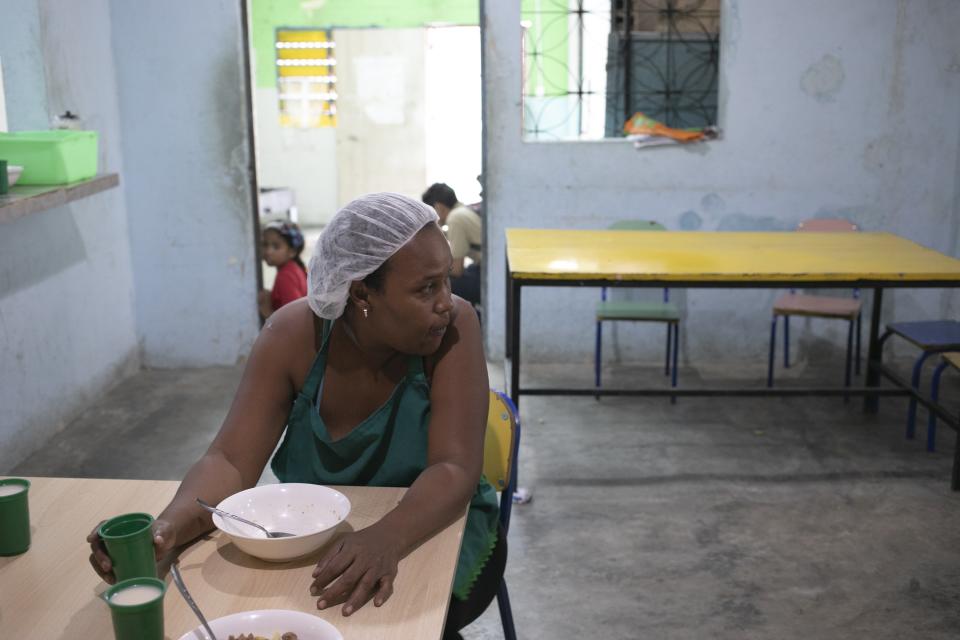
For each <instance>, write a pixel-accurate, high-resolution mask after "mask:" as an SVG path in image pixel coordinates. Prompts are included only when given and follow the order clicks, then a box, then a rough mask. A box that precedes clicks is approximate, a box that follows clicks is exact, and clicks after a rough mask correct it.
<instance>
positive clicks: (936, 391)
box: [927, 362, 960, 451]
mask: <svg viewBox="0 0 960 640" xmlns="http://www.w3.org/2000/svg"><path fill="white" fill-rule="evenodd" d="M948 366H950V364H949V363H947V362H941V363H940V364H939V365H938V366H937V368H936V369H935V370H934V372H933V379H932V380H931V381H930V401H931V402H933V403H934V404H936V403H937V401H938V400H939V399H940V376H942V375H943V370H944V369H946V368H947V367H948ZM957 437H958V438H960V434H958V435H957ZM936 448H937V414H935V413H934V412H933V411H931V412H930V415H929V416H928V417H927V451H936Z"/></svg>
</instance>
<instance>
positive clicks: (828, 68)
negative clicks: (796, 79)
mask: <svg viewBox="0 0 960 640" xmlns="http://www.w3.org/2000/svg"><path fill="white" fill-rule="evenodd" d="M845 77H846V76H845V74H844V71H843V63H842V62H841V61H840V58H838V57H836V56H835V55H833V54H829V53H828V54H827V55H825V56H823V57H822V58H821V59H820V60H819V61H818V62H815V63H814V64H812V65H810V66H809V67H808V68H807V70H806V71H805V72H804V74H803V76H802V77H801V78H800V88H801V89H803V92H804V93H806V94H807V95H808V96H810V97H812V98H816V100H817V101H818V102H833V100H834V99H835V98H836V95H837V93H839V91H840V89H841V88H842V87H843V82H844V80H845Z"/></svg>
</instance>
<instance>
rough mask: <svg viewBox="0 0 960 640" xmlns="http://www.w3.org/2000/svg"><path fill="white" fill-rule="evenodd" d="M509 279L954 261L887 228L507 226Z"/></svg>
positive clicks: (943, 265)
mask: <svg viewBox="0 0 960 640" xmlns="http://www.w3.org/2000/svg"><path fill="white" fill-rule="evenodd" d="M507 259H508V260H509V265H510V273H511V274H512V275H513V277H514V278H523V279H531V280H610V281H617V280H630V281H638V282H639V281H645V280H646V281H658V282H660V281H662V282H670V281H686V282H691V281H693V282H730V283H750V282H757V283H763V282H798V283H802V282H814V281H820V282H831V283H845V282H850V283H857V282H862V281H872V282H881V283H889V284H896V283H909V282H917V281H935V282H937V283H938V284H944V285H951V284H960V260H957V259H954V258H950V257H948V256H945V255H943V254H941V253H938V252H936V251H933V250H932V249H927V248H926V247H922V246H920V245H918V244H916V243H915V242H911V241H910V240H906V239H904V238H901V237H899V236H896V235H894V234H891V233H814V232H803V233H798V232H791V231H783V232H733V231H731V232H727V231H620V230H618V231H592V230H579V231H578V230H554V229H507Z"/></svg>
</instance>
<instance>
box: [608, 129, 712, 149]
mask: <svg viewBox="0 0 960 640" xmlns="http://www.w3.org/2000/svg"><path fill="white" fill-rule="evenodd" d="M719 137H720V129H718V128H717V127H705V128H704V129H703V135H702V136H700V137H698V138H695V139H693V140H688V141H686V142H683V141H680V140H676V139H674V138H670V137H667V136H658V135H654V134H649V133H639V134H631V135H628V136H627V140H630V141H632V142H633V148H634V149H643V148H646V147H662V146H684V145H689V144H694V143H697V142H706V141H707V140H716V139H717V138H719Z"/></svg>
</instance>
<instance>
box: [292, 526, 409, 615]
mask: <svg viewBox="0 0 960 640" xmlns="http://www.w3.org/2000/svg"><path fill="white" fill-rule="evenodd" d="M401 555H402V553H401V550H400V548H399V546H398V545H397V543H396V536H390V535H386V533H385V532H384V531H383V528H382V527H378V526H377V525H373V526H371V527H367V528H366V529H362V530H360V531H357V532H356V533H348V534H346V535H344V536H343V537H342V538H340V539H339V540H337V541H336V542H335V543H334V544H333V546H332V547H331V548H330V550H329V551H328V552H327V553H326V555H324V557H323V558H322V559H321V560H320V562H318V563H317V568H316V569H314V570H313V578H314V580H313V583H312V584H311V585H310V594H311V595H314V596H317V597H318V598H319V599H318V600H317V608H318V609H326V608H327V607H333V606H336V605H338V604H341V603H343V602H346V605H344V607H343V615H345V616H349V615H350V614H352V613H353V612H354V611H356V610H357V609H359V608H360V607H362V606H363V605H365V604H366V603H367V602H369V601H370V598H373V606H375V607H379V606H380V605H382V604H383V603H384V602H386V601H387V600H388V599H389V598H390V596H391V595H392V594H393V581H394V579H395V578H396V577H397V564H398V563H399V562H400V557H401ZM331 583H332V584H331Z"/></svg>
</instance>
